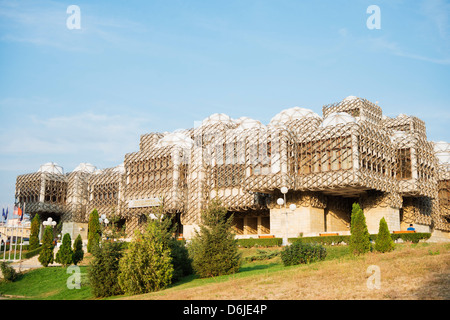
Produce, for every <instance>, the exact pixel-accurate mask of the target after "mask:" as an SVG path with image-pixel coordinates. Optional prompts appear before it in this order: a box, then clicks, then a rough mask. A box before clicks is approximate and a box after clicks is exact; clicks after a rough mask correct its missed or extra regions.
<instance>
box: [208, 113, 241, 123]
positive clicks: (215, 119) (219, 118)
mask: <svg viewBox="0 0 450 320" xmlns="http://www.w3.org/2000/svg"><path fill="white" fill-rule="evenodd" d="M218 123H223V124H228V125H232V124H233V123H234V122H233V120H232V119H231V118H230V117H229V116H227V115H226V114H225V113H214V114H212V115H210V116H209V117H208V118H206V119H204V120H203V121H202V126H207V125H214V124H218Z"/></svg>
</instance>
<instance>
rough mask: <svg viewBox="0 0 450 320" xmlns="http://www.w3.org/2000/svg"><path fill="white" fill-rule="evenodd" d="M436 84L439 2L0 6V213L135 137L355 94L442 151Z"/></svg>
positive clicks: (446, 109) (447, 106)
mask: <svg viewBox="0 0 450 320" xmlns="http://www.w3.org/2000/svg"><path fill="white" fill-rule="evenodd" d="M72 4H75V5H77V6H79V8H80V16H81V29H79V30H77V29H73V30H70V29H68V28H67V26H66V20H67V18H68V17H69V16H70V14H67V12H66V11H67V7H68V6H69V5H72ZM373 4H374V5H378V6H379V8H380V10H381V29H379V30H377V29H374V30H370V29H368V28H367V26H366V20H367V19H368V18H369V16H370V14H368V13H366V10H367V7H368V6H370V5H373ZM449 80H450V3H449V2H448V1H443V0H428V1H406V0H405V1H400V0H398V1H395V0H390V1H373V0H371V1H363V0H361V1H358V0H353V1H343V0H341V1H331V0H330V1H325V0H323V1H299V0H276V1H275V0H271V1H265V0H227V1H223V0H214V1H206V0H203V1H196V0H185V1H181V0H180V1H177V0H171V1H167V0H163V1H155V0H149V1H92V0H91V1H77V0H75V1H71V2H68V1H37V0H33V1H26V0H24V1H1V0H0V119H1V120H2V123H1V126H0V204H2V207H5V205H6V204H12V203H13V201H14V185H15V178H16V176H17V175H18V174H22V173H29V172H34V171H36V170H37V169H38V168H39V166H40V165H41V164H43V163H45V162H50V161H53V162H57V163H58V164H60V165H61V166H63V167H64V169H65V171H66V172H70V171H72V170H73V169H74V168H75V167H76V166H77V165H78V164H79V163H80V162H90V163H92V164H94V165H96V166H97V167H99V168H106V167H111V166H115V165H117V164H119V163H121V162H123V157H124V154H125V153H127V152H133V151H137V150H138V147H139V136H140V135H141V134H143V133H147V132H152V131H173V130H175V129H178V128H191V127H193V126H194V122H195V121H201V120H202V119H204V118H205V117H207V116H209V115H210V114H212V113H216V112H223V113H226V114H228V115H229V116H231V117H233V118H237V117H241V116H248V117H251V118H255V119H258V120H260V121H261V122H263V123H268V122H269V121H270V119H271V118H272V117H273V116H274V115H275V114H276V113H278V112H279V111H281V110H282V109H285V108H289V107H294V106H300V107H305V108H310V109H312V110H314V111H315V112H317V113H319V114H321V110H322V106H323V105H325V104H329V103H333V102H337V101H340V100H342V99H343V98H345V97H346V96H349V95H355V96H359V97H364V98H366V99H369V100H371V101H373V102H375V101H378V102H379V105H380V106H381V107H382V108H383V112H384V114H386V115H388V116H396V115H398V114H399V113H405V114H409V115H415V116H418V117H420V118H421V119H423V120H424V121H425V122H426V124H427V132H428V138H429V140H433V141H440V140H444V141H448V142H450V130H449V129H448V125H449V124H450V90H449V84H450V81H449Z"/></svg>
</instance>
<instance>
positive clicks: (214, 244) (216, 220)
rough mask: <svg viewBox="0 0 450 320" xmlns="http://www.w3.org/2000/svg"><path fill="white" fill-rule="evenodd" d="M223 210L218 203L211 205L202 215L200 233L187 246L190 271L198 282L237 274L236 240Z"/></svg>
mask: <svg viewBox="0 0 450 320" xmlns="http://www.w3.org/2000/svg"><path fill="white" fill-rule="evenodd" d="M226 215H227V209H226V208H224V207H223V206H222V205H221V204H220V201H218V200H213V201H211V203H210V205H209V207H208V209H207V210H205V211H204V212H202V224H201V225H200V231H199V232H198V231H196V232H195V236H194V238H193V239H192V241H191V243H190V245H189V251H190V255H191V258H192V266H193V268H194V271H195V272H196V273H197V274H198V275H199V276H200V277H202V278H206V277H215V276H220V275H224V274H232V273H235V272H237V271H239V267H240V264H241V256H240V254H239V252H238V246H237V240H236V239H235V238H234V234H233V233H232V232H231V225H232V220H233V217H232V216H231V217H229V218H228V219H227V218H226Z"/></svg>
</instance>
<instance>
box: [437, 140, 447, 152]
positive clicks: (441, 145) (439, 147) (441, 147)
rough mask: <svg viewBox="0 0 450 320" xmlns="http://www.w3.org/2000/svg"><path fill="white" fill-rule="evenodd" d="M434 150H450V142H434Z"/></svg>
mask: <svg viewBox="0 0 450 320" xmlns="http://www.w3.org/2000/svg"><path fill="white" fill-rule="evenodd" d="M433 144H434V152H450V143H448V142H445V141H437V142H433Z"/></svg>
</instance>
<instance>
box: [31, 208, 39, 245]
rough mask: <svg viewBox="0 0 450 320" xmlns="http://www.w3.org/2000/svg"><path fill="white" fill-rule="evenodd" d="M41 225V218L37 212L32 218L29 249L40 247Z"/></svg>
mask: <svg viewBox="0 0 450 320" xmlns="http://www.w3.org/2000/svg"><path fill="white" fill-rule="evenodd" d="M40 226H41V218H40V217H39V215H38V214H37V213H36V214H35V215H34V217H33V219H32V220H31V230H30V246H29V250H34V249H37V248H39V228H40Z"/></svg>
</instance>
